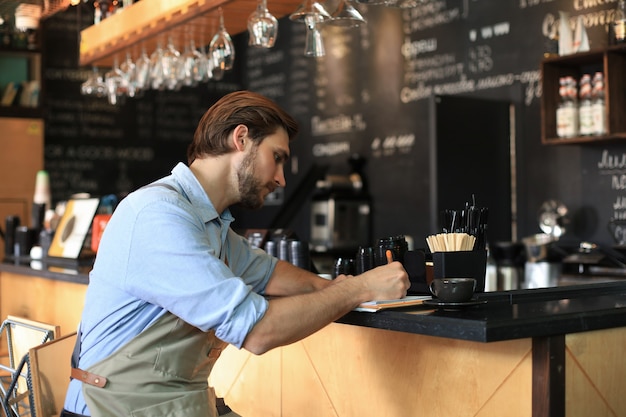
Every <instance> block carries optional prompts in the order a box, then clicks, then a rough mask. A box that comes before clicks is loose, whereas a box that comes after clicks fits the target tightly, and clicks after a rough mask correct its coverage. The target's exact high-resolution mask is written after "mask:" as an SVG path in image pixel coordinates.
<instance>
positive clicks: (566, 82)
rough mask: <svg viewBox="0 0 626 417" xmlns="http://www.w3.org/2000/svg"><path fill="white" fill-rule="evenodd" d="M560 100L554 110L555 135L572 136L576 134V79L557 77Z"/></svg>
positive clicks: (561, 136)
mask: <svg viewBox="0 0 626 417" xmlns="http://www.w3.org/2000/svg"><path fill="white" fill-rule="evenodd" d="M559 84H560V87H559V95H560V96H561V102H560V103H559V107H558V108H557V110H556V135H557V136H558V137H560V138H572V137H575V136H577V135H578V104H577V100H576V97H577V94H576V80H574V78H573V77H571V76H567V77H561V78H560V79H559Z"/></svg>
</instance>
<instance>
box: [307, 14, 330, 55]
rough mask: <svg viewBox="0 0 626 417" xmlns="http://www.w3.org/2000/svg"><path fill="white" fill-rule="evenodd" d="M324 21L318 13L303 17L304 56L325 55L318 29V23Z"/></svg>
mask: <svg viewBox="0 0 626 417" xmlns="http://www.w3.org/2000/svg"><path fill="white" fill-rule="evenodd" d="M322 22H324V20H323V18H322V17H321V16H320V15H319V14H309V15H307V16H306V17H305V18H304V23H305V24H306V41H305V46H304V56H310V57H314V58H319V57H323V56H324V55H326V49H325V48H324V41H323V39H322V34H321V32H320V29H319V24H320V23H322Z"/></svg>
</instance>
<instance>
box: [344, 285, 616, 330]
mask: <svg viewBox="0 0 626 417" xmlns="http://www.w3.org/2000/svg"><path fill="white" fill-rule="evenodd" d="M476 298H477V299H479V300H486V301H487V303H485V304H481V305H476V306H470V307H465V308H463V309H459V310H442V309H433V308H432V307H427V306H419V307H405V308H400V309H394V310H384V311H379V312H376V313H369V312H351V313H348V314H347V315H345V316H344V317H342V318H341V319H339V320H338V322H339V323H345V324H352V325H358V326H366V327H373V328H379V329H386V330H395V331H401V332H407V333H415V334H422V335H429V336H438V337H447V338H453V339H462V340H471V341H476V342H495V341H502V340H510V339H520V338H528V337H538V336H552V335H561V334H569V333H577V332H584V331H591V330H600V329H608V328H613V327H622V326H626V282H624V281H619V282H605V283H597V284H582V285H570V286H567V287H556V288H539V289H527V290H515V291H502V292H492V293H482V294H477V296H476Z"/></svg>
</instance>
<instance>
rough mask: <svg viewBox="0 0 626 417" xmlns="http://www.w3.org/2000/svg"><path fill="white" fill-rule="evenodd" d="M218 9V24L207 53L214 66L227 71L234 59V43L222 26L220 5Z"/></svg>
mask: <svg viewBox="0 0 626 417" xmlns="http://www.w3.org/2000/svg"><path fill="white" fill-rule="evenodd" d="M218 10H219V17H220V26H219V28H218V30H217V33H216V34H215V36H213V39H212V40H211V43H210V44H209V54H210V55H211V57H212V58H213V60H214V61H213V64H214V66H217V67H219V69H221V70H222V71H228V70H230V69H232V68H233V62H234V61H235V45H234V44H233V41H232V39H231V38H230V35H229V34H228V32H227V31H226V28H225V27H224V14H223V12H222V8H221V7H220V8H219V9H218ZM214 76H215V74H214Z"/></svg>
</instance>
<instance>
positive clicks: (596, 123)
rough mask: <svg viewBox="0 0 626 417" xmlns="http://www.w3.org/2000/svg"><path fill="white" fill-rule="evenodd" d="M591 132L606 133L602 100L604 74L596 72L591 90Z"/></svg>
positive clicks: (603, 102)
mask: <svg viewBox="0 0 626 417" xmlns="http://www.w3.org/2000/svg"><path fill="white" fill-rule="evenodd" d="M591 120H592V134H593V135H604V134H606V105H605V101H604V74H603V73H601V72H596V73H595V74H594V76H593V82H592V90H591Z"/></svg>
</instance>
